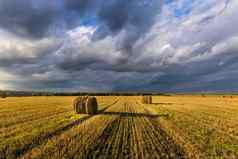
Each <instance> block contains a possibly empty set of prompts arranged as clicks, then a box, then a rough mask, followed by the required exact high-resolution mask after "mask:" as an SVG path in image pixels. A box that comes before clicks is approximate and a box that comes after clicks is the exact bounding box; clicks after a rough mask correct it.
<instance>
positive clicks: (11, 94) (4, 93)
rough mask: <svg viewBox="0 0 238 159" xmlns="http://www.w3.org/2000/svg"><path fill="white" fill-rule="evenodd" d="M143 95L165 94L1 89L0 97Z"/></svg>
mask: <svg viewBox="0 0 238 159" xmlns="http://www.w3.org/2000/svg"><path fill="white" fill-rule="evenodd" d="M87 95H88V96H141V95H151V96H153V95H165V96H168V95H169V94H164V93H160V92H73V93H71V92H30V91H0V97H2V98H6V97H23V96H87Z"/></svg>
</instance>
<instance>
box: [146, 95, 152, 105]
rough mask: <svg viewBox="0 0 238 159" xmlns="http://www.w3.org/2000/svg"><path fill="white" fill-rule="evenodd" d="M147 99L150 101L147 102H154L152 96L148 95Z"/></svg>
mask: <svg viewBox="0 0 238 159" xmlns="http://www.w3.org/2000/svg"><path fill="white" fill-rule="evenodd" d="M147 100H148V101H147V104H152V97H151V96H148V97H147Z"/></svg>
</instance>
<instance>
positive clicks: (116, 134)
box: [0, 95, 238, 159]
mask: <svg viewBox="0 0 238 159" xmlns="http://www.w3.org/2000/svg"><path fill="white" fill-rule="evenodd" d="M75 98H76V97H18V98H16V97H8V98H6V99H0V158H1V159H5V158H8V159H14V158H19V159H31V158H35V159H38V158H50V159H60V158H76V159H80V158H110V159H111V158H128V159H131V158H138V159H141V158H148V159H153V158H161V159H166V158H169V159H184V158H191V159H194V158H195V159H196V158H199V159H200V158H201V159H216V158H219V159H222V158H224V159H237V158H238V97H236V96H233V97H232V98H231V97H230V96H229V97H228V96H227V97H222V96H215V95H214V96H212V95H207V96H199V95H194V96H188V95H186V96H182V95H180V96H179V95H174V96H173V95H172V96H154V97H153V100H152V104H143V103H142V97H139V96H134V97H128V96H120V97H119V96H118V97H117V96H107V97H101V96H100V97H97V104H98V112H97V113H96V114H95V115H92V114H77V113H75V112H74V108H73V106H72V103H73V100H74V99H75Z"/></svg>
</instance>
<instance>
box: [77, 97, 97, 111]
mask: <svg viewBox="0 0 238 159" xmlns="http://www.w3.org/2000/svg"><path fill="white" fill-rule="evenodd" d="M73 108H74V111H75V112H76V113H77V114H85V113H87V114H96V113H97V108H98V105H97V99H96V97H88V96H86V97H78V98H76V99H75V100H74V102H73Z"/></svg>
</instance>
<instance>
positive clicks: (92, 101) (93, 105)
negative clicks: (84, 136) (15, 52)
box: [86, 97, 98, 114]
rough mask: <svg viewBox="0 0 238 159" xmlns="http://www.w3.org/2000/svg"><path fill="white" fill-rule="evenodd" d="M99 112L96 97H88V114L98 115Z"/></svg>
mask: <svg viewBox="0 0 238 159" xmlns="http://www.w3.org/2000/svg"><path fill="white" fill-rule="evenodd" d="M97 110H98V103H97V98H96V97H88V98H87V101H86V113H87V114H96V113H97Z"/></svg>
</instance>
